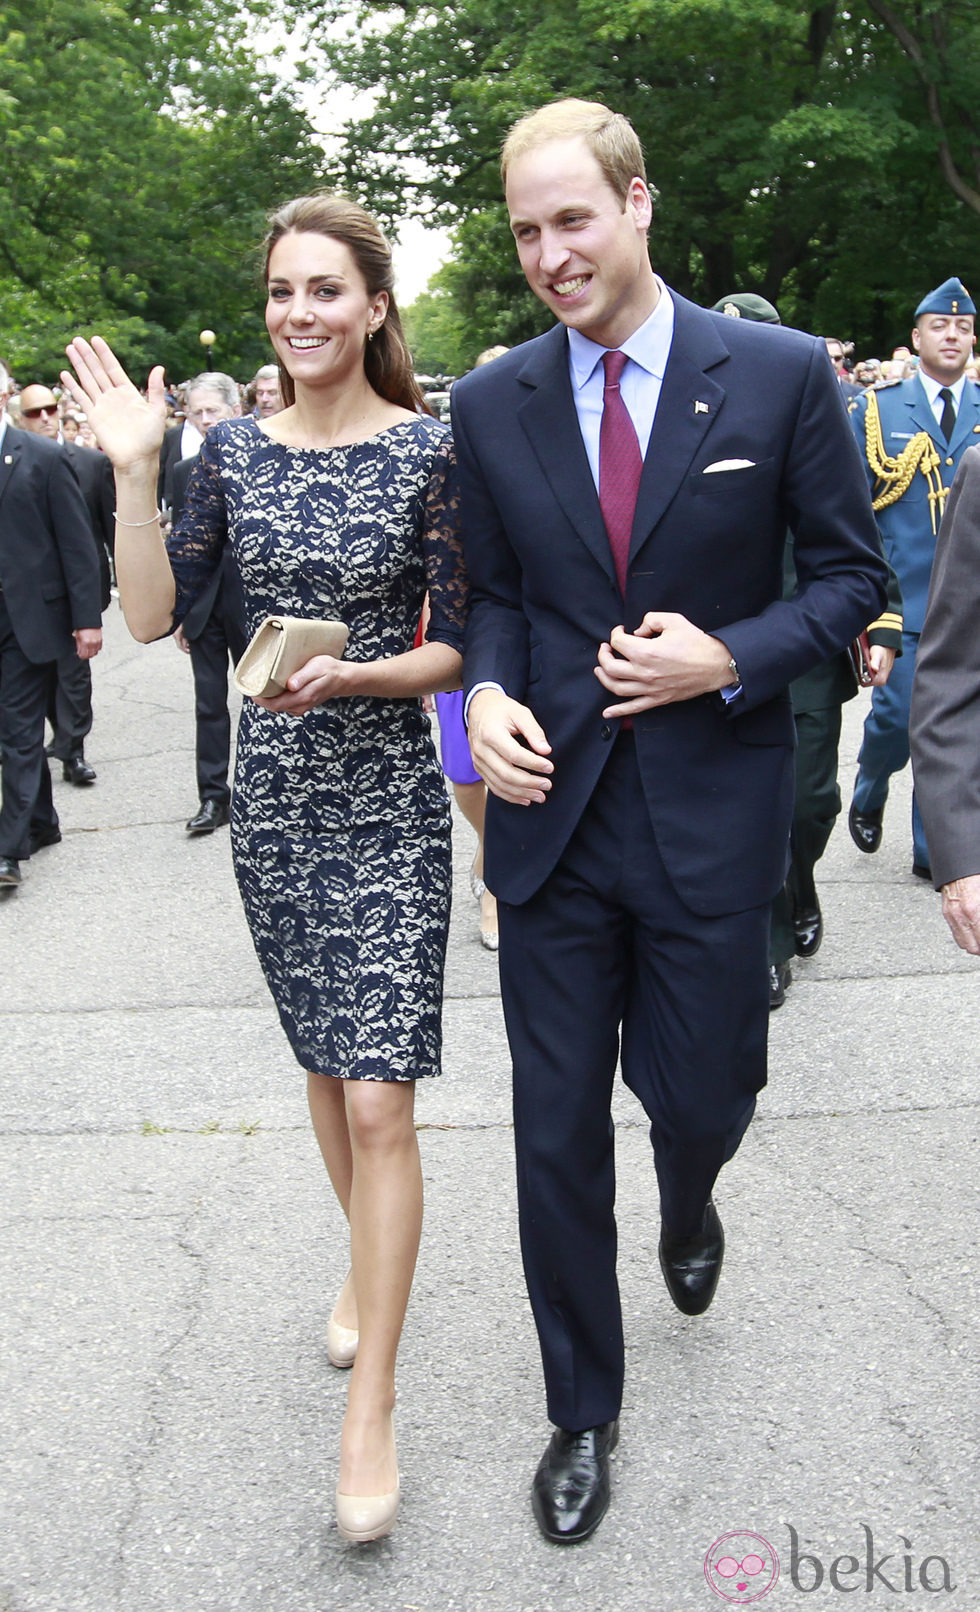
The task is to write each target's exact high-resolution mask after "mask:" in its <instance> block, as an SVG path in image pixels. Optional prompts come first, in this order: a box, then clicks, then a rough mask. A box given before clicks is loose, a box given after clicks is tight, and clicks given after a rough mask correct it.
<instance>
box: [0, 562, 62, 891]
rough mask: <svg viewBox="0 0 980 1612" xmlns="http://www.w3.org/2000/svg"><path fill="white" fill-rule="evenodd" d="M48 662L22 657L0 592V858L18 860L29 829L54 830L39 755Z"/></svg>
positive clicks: (47, 779) (27, 848) (26, 851)
mask: <svg viewBox="0 0 980 1612" xmlns="http://www.w3.org/2000/svg"><path fill="white" fill-rule="evenodd" d="M53 671H54V662H53V661H50V662H49V661H45V662H42V663H40V664H35V662H34V661H30V660H28V659H27V656H26V655H25V654H24V652H23V650H22V649H21V647H20V645H19V644H18V642H17V639H16V637H15V635H14V630H13V627H12V626H11V622H10V614H9V612H8V610H7V606H6V602H5V600H4V596H3V594H2V593H0V750H2V753H3V761H2V770H0V788H2V793H3V804H2V805H0V856H10V857H13V858H14V860H15V861H16V862H23V861H26V859H27V858H28V857H29V856H30V854H31V843H30V842H31V832H32V830H34V831H38V830H44V829H49V828H57V826H58V816H57V813H56V812H55V809H54V802H53V800H52V795H51V774H50V772H49V771H48V763H47V760H46V758H45V754H44V713H45V709H46V706H47V698H48V687H49V684H50V681H51V677H52V674H53Z"/></svg>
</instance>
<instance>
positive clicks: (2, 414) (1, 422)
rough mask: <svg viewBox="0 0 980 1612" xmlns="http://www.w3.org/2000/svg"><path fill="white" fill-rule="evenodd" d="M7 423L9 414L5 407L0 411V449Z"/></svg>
mask: <svg viewBox="0 0 980 1612" xmlns="http://www.w3.org/2000/svg"><path fill="white" fill-rule="evenodd" d="M9 424H10V415H9V414H8V413H7V411H6V409H3V410H2V411H0V449H2V448H3V439H4V437H5V436H6V435H7V427H8V425H9Z"/></svg>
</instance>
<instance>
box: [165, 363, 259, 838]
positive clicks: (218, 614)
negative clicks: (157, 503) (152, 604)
mask: <svg viewBox="0 0 980 1612" xmlns="http://www.w3.org/2000/svg"><path fill="white" fill-rule="evenodd" d="M218 379H219V380H227V381H228V383H229V386H234V382H233V381H232V380H231V377H230V376H218ZM221 406H222V407H223V409H224V413H223V414H221V416H220V418H221V419H223V420H230V419H231V418H232V417H233V416H237V415H239V414H240V413H241V409H240V408H239V407H238V405H237V404H236V405H234V406H232V405H231V404H229V403H226V402H225V401H224V399H223V398H222V405H221ZM196 464H197V454H196V453H193V454H189V455H188V457H187V458H186V459H181V460H179V461H178V463H177V464H176V465H175V466H174V472H173V523H174V526H176V525H177V522H178V521H179V520H180V517H181V514H182V512H183V508H184V504H185V503H186V501H187V488H188V484H189V482H190V479H191V475H192V473H193V470H194V466H195V465H196ZM174 641H175V642H176V644H177V646H178V648H180V649H182V650H184V652H185V653H186V654H188V655H190V657H191V666H192V667H193V671H194V722H195V759H196V763H197V793H198V807H197V811H196V812H195V813H194V815H193V816H192V817H191V818H190V819H189V820H188V822H187V823H186V824H185V827H186V829H187V833H188V834H191V835H193V836H194V837H195V838H196V837H198V836H200V835H203V834H213V833H214V831H215V829H216V828H221V827H223V826H224V824H225V823H227V822H228V821H229V820H230V817H231V790H230V789H229V787H228V765H229V760H230V756H231V715H230V713H229V710H228V662H229V658H230V660H231V664H232V665H233V666H235V665H237V664H238V662H239V661H240V660H241V658H242V656H243V655H244V653H245V646H246V644H247V643H248V637H247V635H246V632H245V595H244V594H243V592H242V579H241V576H240V575H239V571H238V562H237V561H236V559H235V555H234V551H233V549H232V546H231V544H230V543H226V544H225V547H224V550H223V552H222V556H221V564H220V565H219V566H218V569H217V570H216V572H215V574H214V576H213V577H212V579H211V581H210V582H209V583H208V586H207V587H206V588H205V590H204V592H203V593H202V594H201V595H200V596H199V598H197V599H195V601H194V603H193V604H192V605H191V608H190V609H189V610H188V612H187V615H186V616H185V617H184V620H183V622H182V623H181V625H180V626H179V627H178V628H177V631H176V632H175V633H174Z"/></svg>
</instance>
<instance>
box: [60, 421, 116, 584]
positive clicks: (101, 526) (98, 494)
mask: <svg viewBox="0 0 980 1612" xmlns="http://www.w3.org/2000/svg"><path fill="white" fill-rule="evenodd" d="M64 448H65V452H66V453H67V455H68V457H69V459H70V460H71V463H72V467H73V469H74V471H75V474H76V476H77V477H78V485H79V486H80V487H81V489H82V497H83V498H84V500H85V507H86V508H87V510H88V515H89V523H90V525H91V527H92V536H93V537H94V539H95V552H96V558H97V559H98V562H99V586H100V590H101V593H100V599H101V604H102V608H103V610H108V608H109V600H110V598H111V593H110V588H111V583H112V572H111V569H110V567H109V556H110V554H112V553H114V552H115V544H116V525H115V514H116V483H115V479H114V477H113V474H112V465H111V463H110V461H109V459H108V458H107V456H106V455H105V454H104V453H100V452H99V450H98V449H97V448H86V447H85V446H84V444H83V443H81V442H66V443H65V444H64Z"/></svg>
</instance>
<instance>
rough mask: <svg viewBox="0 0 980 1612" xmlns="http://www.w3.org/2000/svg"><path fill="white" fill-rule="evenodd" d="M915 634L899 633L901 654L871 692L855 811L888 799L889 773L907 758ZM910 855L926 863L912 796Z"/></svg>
mask: <svg viewBox="0 0 980 1612" xmlns="http://www.w3.org/2000/svg"><path fill="white" fill-rule="evenodd" d="M918 647H919V635H918V633H911V632H905V633H903V634H902V653H901V655H899V657H898V659H897V660H896V662H895V665H894V666H893V667H892V674H891V676H890V677H889V679H888V682H887V683H886V684H885V686H884V688H876V689H873V690H872V694H871V710H870V711H869V712H868V715H867V718H866V720H865V724H864V740H863V742H862V745H861V750H860V754H859V755H858V775H857V782H856V783H855V785H854V806H855V808H856V809H857V810H858V811H859V812H869V811H877V809H878V808H879V807H881V806H884V804H885V801H886V800H887V799H888V784H889V780H890V778H891V775H892V773H893V772H901V770H902V768H903V767H904V766H906V764H907V762H908V759H909V707H910V705H911V703H912V679H913V677H914V676H915V656H916V651H917V650H918ZM912 857H913V860H914V861H915V862H916V863H917V864H918V865H919V866H920V867H928V866H929V850H928V847H927V845H926V835H925V829H924V828H923V827H922V818H921V817H920V815H919V806H918V802H917V801H916V798H915V795H914V793H913V795H912Z"/></svg>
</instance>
